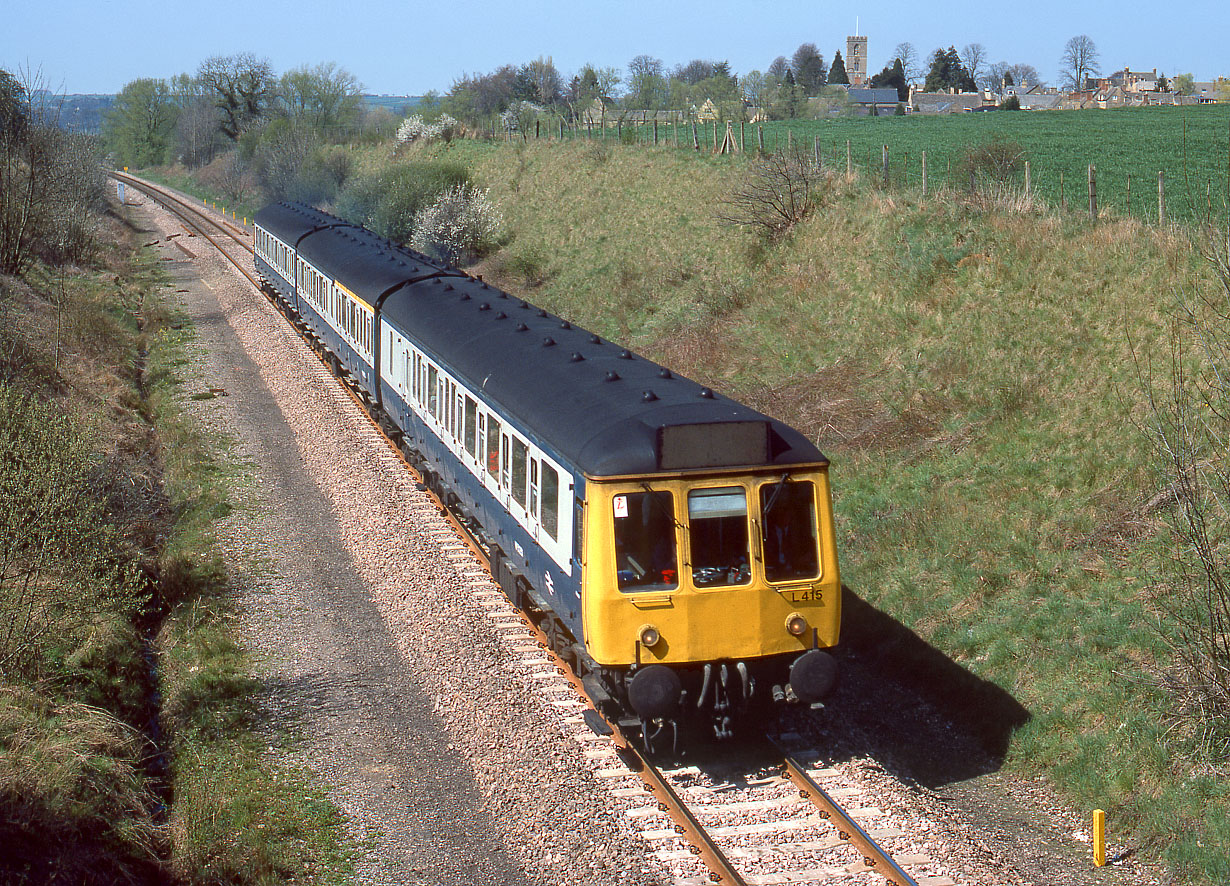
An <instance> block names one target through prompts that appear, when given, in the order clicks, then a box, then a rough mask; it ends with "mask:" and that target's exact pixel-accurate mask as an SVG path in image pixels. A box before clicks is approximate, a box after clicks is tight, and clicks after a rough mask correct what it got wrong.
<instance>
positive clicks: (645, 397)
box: [641, 391, 658, 403]
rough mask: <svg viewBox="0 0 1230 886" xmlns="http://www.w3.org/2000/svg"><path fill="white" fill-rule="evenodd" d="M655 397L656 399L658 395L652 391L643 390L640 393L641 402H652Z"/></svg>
mask: <svg viewBox="0 0 1230 886" xmlns="http://www.w3.org/2000/svg"><path fill="white" fill-rule="evenodd" d="M657 399H658V395H657V394H655V393H654V392H653V391H645V392H644V393H643V394H641V402H643V403H652V402H653V401H654V400H657Z"/></svg>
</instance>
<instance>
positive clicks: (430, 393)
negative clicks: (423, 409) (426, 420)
mask: <svg viewBox="0 0 1230 886" xmlns="http://www.w3.org/2000/svg"><path fill="white" fill-rule="evenodd" d="M439 381H440V374H439V373H438V372H437V371H436V367H434V366H432V365H431V364H430V363H429V364H428V365H427V411H428V413H430V414H431V417H432V418H434V419H439V417H440V395H439V392H438V391H437V390H436V388H438V387H439V384H438V383H439Z"/></svg>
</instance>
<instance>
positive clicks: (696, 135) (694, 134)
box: [692, 120, 700, 151]
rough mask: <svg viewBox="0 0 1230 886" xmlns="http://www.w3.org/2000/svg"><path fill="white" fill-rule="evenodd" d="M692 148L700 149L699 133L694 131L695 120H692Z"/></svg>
mask: <svg viewBox="0 0 1230 886" xmlns="http://www.w3.org/2000/svg"><path fill="white" fill-rule="evenodd" d="M692 150H694V151H699V150H700V134H699V133H698V132H697V131H696V121H695V120H693V121H692Z"/></svg>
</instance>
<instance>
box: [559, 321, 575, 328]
mask: <svg viewBox="0 0 1230 886" xmlns="http://www.w3.org/2000/svg"><path fill="white" fill-rule="evenodd" d="M559 328H560V329H571V328H572V324H571V323H569V322H568V321H567V320H560V321H559Z"/></svg>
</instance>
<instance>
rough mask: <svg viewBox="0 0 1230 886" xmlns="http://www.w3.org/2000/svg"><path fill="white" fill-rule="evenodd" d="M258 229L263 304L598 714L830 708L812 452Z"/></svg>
mask: <svg viewBox="0 0 1230 886" xmlns="http://www.w3.org/2000/svg"><path fill="white" fill-rule="evenodd" d="M255 225H256V241H255V253H256V259H255V261H256V269H257V272H258V273H259V274H260V276H261V278H262V280H263V282H264V285H265V287H266V288H267V290H268V292H269V294H270V295H272V296H273V297H274V298H275V299H276V300H277V301H278V302H280V305H281V307H282V309H283V310H284V311H285V312H286V313H287V315H288V316H290V317H291V318H292V319H293V320H295V322H296V323H298V324H299V325H300V327H301V328H302V329H303V330H304V331H305V333H307V334H308V335H310V336H311V337H312V338H313V339H314V340H315V343H316V344H317V346H318V347H319V348H320V349H321V351H322V353H323V354H324V356H325V357H326V358H327V359H328V360H329V361H330V362H331V363H332V364H333V365H334V368H335V369H336V370H337V371H339V372H340V373H342V374H344V375H347V376H349V380H350V382H351V384H352V385H353V386H354V387H355V389H356V390H357V391H358V392H359V393H360V394H361V395H362V396H363V398H364V399H365V400H366V401H367V403H368V405H369V407H370V408H371V409H372V411H373V414H374V415H376V416H377V417H378V418H380V420H382V421H383V422H384V423H385V424H386V427H387V428H388V430H389V431H390V432H391V433H392V435H393V437H394V439H395V440H396V441H397V442H398V443H399V445H400V446H401V447H402V448H403V450H404V451H405V453H406V455H407V457H408V458H409V459H410V460H411V462H412V463H413V464H414V465H415V467H416V468H417V469H418V471H419V472H420V474H421V476H422V477H423V480H424V482H425V483H426V484H427V485H429V486H430V487H431V488H432V489H433V491H434V492H435V493H436V494H437V496H439V497H440V498H441V500H442V501H443V502H444V503H445V504H446V505H447V506H448V507H449V508H450V509H451V510H452V511H453V512H454V513H455V514H456V515H457V516H458V518H459V519H460V520H461V521H462V522H463V523H464V524H465V525H466V526H467V527H468V528H469V529H470V531H471V533H472V535H474V537H475V538H476V539H477V540H478V542H479V543H480V544H481V545H482V546H483V547H484V548H485V550H486V551H487V553H488V555H489V558H490V564H491V569H492V573H493V575H494V577H495V578H496V579H497V581H498V582H499V583H500V585H501V586H502V587H503V588H504V590H505V591H506V592H507V593H508V595H509V597H510V599H512V600H513V602H514V603H516V604H517V605H519V606H521V607H522V608H523V609H524V610H525V611H527V612H528V613H529V614H530V615H531V617H532V618H534V619H535V620H536V621H537V622H538V623H539V624H540V625H541V626H542V628H543V630H544V631H545V632H546V634H547V635H548V637H549V639H550V640H551V642H552V643H553V644H554V645H555V647H556V651H557V652H558V653H559V654H560V655H561V656H563V657H564V658H565V659H566V660H568V661H569V662H570V663H571V664H572V665H573V666H574V667H575V669H576V670H577V672H578V674H580V675H581V676H582V679H583V681H584V683H585V686H586V689H587V690H588V692H589V694H590V695H591V697H592V699H593V700H594V701H595V703H596V704H597V706H598V707H599V709H600V710H605V711H606V712H614V713H615V714H617V715H618V716H619V717H620V718H621V719H624V720H631V721H633V723H635V721H637V720H639V722H640V726H641V728H642V732H643V735H644V738H645V741H646V743H650V744H651V743H652V742H653V741H655V740H665V739H666V736H667V735H673V733H674V729H675V725H676V723H678V722H681V721H685V720H694V719H696V718H698V717H699V718H707V719H708V720H709V721H710V722H711V723H712V725H713V727H714V729H715V731H716V733H717V735H718V736H719V737H723V736H725V735H728V734H730V731H731V726H732V723H733V722H734V721H735V720H736V719H737V718H738V717H739V716H740V715H741V714H744V713H746V712H747V711H748V709H749V708H752V707H754V706H756V705H758V704H760V703H761V702H766V703H770V702H802V703H809V704H815V703H818V702H819V701H820V700H821V699H822V698H823V697H824V696H825V695H826V693H827V692H828V691H829V690H830V689H831V687H832V686H833V684H834V680H835V675H836V665H835V661H834V659H833V657H832V656H831V655H830V654H829V653H828V652H826V651H825V650H826V648H828V647H832V646H833V645H835V644H836V642H837V634H838V625H839V621H840V612H841V599H840V591H841V581H840V577H839V574H838V566H837V556H836V549H835V538H834V529H833V516H832V504H831V496H830V491H829V483H828V462H827V460H826V459H825V457H824V456H823V455H822V454H821V453H820V451H819V450H818V449H817V448H816V447H815V446H814V445H812V444H811V443H810V442H809V441H808V440H807V439H806V438H805V437H804V436H803V435H802V434H800V433H799V432H797V431H795V430H793V429H792V428H790V427H788V426H786V425H784V424H782V423H781V422H778V421H775V420H773V419H771V418H769V417H767V416H765V415H763V414H761V413H759V412H756V411H755V410H753V409H750V408H748V407H747V406H744V405H742V404H740V403H737V402H734V401H732V400H730V399H728V398H726V397H723V396H721V395H720V394H717V393H715V392H714V391H712V390H710V389H709V388H706V387H703V386H701V385H699V384H697V383H696V382H693V381H691V380H689V379H686V378H682V377H680V376H678V375H675V374H674V373H672V372H671V371H670V370H669V369H667V368H665V367H663V366H660V365H658V364H656V363H653V362H651V361H649V360H646V359H644V358H642V357H640V356H638V355H637V354H634V353H632V352H630V351H628V350H626V349H624V348H622V347H620V346H619V345H616V344H614V343H612V342H610V341H607V340H605V339H603V338H601V337H600V336H598V335H595V334H593V333H590V332H587V331H586V330H584V329H580V328H578V327H576V326H573V325H572V324H570V323H569V322H568V321H567V320H563V319H561V318H559V317H557V316H553V315H551V314H549V313H548V312H547V311H544V310H541V309H539V308H536V307H534V306H533V305H530V304H528V303H527V302H525V301H522V300H520V299H518V298H515V297H513V296H510V295H509V294H508V293H505V292H502V291H500V290H499V289H496V288H494V287H492V286H490V285H489V284H487V283H485V282H483V281H482V280H481V278H475V277H471V276H469V275H467V274H465V273H463V272H462V271H460V270H458V269H456V268H453V267H451V266H447V265H443V264H440V263H438V262H435V261H432V260H431V259H429V258H428V257H427V256H424V255H422V254H419V253H417V252H412V251H409V250H405V249H402V248H399V247H398V246H396V245H395V244H393V243H391V242H389V241H387V240H385V239H383V238H380V237H378V236H377V235H375V234H373V233H372V232H370V231H368V230H366V229H364V228H362V227H359V226H356V225H353V224H350V223H348V222H345V221H343V220H341V219H339V218H336V217H334V216H331V215H328V214H326V213H324V212H321V211H319V210H316V209H314V208H312V207H310V206H305V205H301V204H293V203H280V204H275V205H271V206H269V207H266V208H265V209H263V210H262V211H261V212H260V213H259V214H258V215H257V216H256V218H255Z"/></svg>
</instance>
